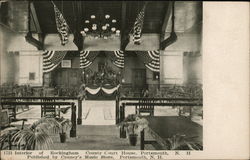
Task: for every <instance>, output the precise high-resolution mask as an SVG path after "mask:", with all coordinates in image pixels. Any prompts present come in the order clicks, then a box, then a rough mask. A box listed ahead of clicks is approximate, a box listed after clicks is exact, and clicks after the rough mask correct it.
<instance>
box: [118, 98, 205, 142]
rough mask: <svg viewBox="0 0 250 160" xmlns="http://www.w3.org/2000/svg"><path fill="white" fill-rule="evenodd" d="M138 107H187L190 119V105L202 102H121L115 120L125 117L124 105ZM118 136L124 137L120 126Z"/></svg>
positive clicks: (119, 120)
mask: <svg viewBox="0 0 250 160" xmlns="http://www.w3.org/2000/svg"><path fill="white" fill-rule="evenodd" d="M131 106H132V107H136V108H137V107H138V106H151V107H152V108H153V110H154V107H155V106H164V107H174V106H178V107H188V108H189V120H191V118H192V107H195V106H203V103H200V102H197V103H193V102H189V103H180V102H173V103H170V102H166V103H159V102H156V103H147V102H146V103H145V102H123V103H122V104H121V106H120V107H119V117H118V119H117V122H118V123H120V122H122V121H123V120H124V119H125V113H126V107H131ZM179 116H181V114H180V112H179ZM120 138H126V132H125V130H124V129H123V128H120Z"/></svg>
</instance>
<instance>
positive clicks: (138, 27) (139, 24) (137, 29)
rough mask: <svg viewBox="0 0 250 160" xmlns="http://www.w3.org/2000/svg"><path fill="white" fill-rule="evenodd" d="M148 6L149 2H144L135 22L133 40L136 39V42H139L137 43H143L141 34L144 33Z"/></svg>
mask: <svg viewBox="0 0 250 160" xmlns="http://www.w3.org/2000/svg"><path fill="white" fill-rule="evenodd" d="M146 6H147V2H146V3H145V4H144V6H143V8H142V10H141V11H140V12H139V14H138V15H137V17H136V20H135V23H134V27H133V29H132V32H133V33H132V34H133V41H134V44H137V45H139V44H140V43H141V34H142V28H143V22H144V15H145V10H146Z"/></svg>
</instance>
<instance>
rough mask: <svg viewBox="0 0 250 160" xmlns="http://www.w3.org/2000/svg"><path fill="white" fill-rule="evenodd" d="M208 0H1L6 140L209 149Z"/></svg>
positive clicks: (51, 145) (31, 145) (16, 144)
mask: <svg viewBox="0 0 250 160" xmlns="http://www.w3.org/2000/svg"><path fill="white" fill-rule="evenodd" d="M201 29H202V2H195V1H189V2H184V1H179V2H174V1H6V2H1V32H2V33H1V35H2V39H3V40H2V41H1V50H2V53H1V54H2V58H1V120H3V121H1V149H3V150H4V149H7V150H8V149H13V150H16V149H21V150H37V149H38V150H39V149H45V150H46V149H47V150H50V149H51V150H52V149H53V150H202V149H203V144H202V141H203V137H202V135H203V134H202V128H203V124H202V120H203V108H202V106H203V103H202V100H203V96H202V52H201Z"/></svg>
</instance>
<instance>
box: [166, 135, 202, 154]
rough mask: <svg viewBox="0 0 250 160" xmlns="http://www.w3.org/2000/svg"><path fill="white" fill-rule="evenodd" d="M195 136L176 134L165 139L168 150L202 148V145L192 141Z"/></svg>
mask: <svg viewBox="0 0 250 160" xmlns="http://www.w3.org/2000/svg"><path fill="white" fill-rule="evenodd" d="M193 138H195V137H189V138H188V137H186V135H180V134H176V135H173V136H172V137H171V138H168V139H167V142H168V148H169V149H170V150H202V149H203V146H202V145H200V144H199V143H198V142H194V140H193Z"/></svg>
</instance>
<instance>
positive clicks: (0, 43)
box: [0, 25, 18, 84]
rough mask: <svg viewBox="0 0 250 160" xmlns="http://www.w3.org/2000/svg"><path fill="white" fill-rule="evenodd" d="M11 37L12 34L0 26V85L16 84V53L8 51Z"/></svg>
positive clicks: (13, 34)
mask: <svg viewBox="0 0 250 160" xmlns="http://www.w3.org/2000/svg"><path fill="white" fill-rule="evenodd" d="M13 36H15V33H14V32H12V31H10V30H8V29H6V28H5V27H3V26H1V25H0V84H3V83H17V80H16V75H17V74H18V72H16V70H17V68H18V65H17V64H18V58H17V53H16V52H9V50H8V46H9V44H11V38H12V37H13Z"/></svg>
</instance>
